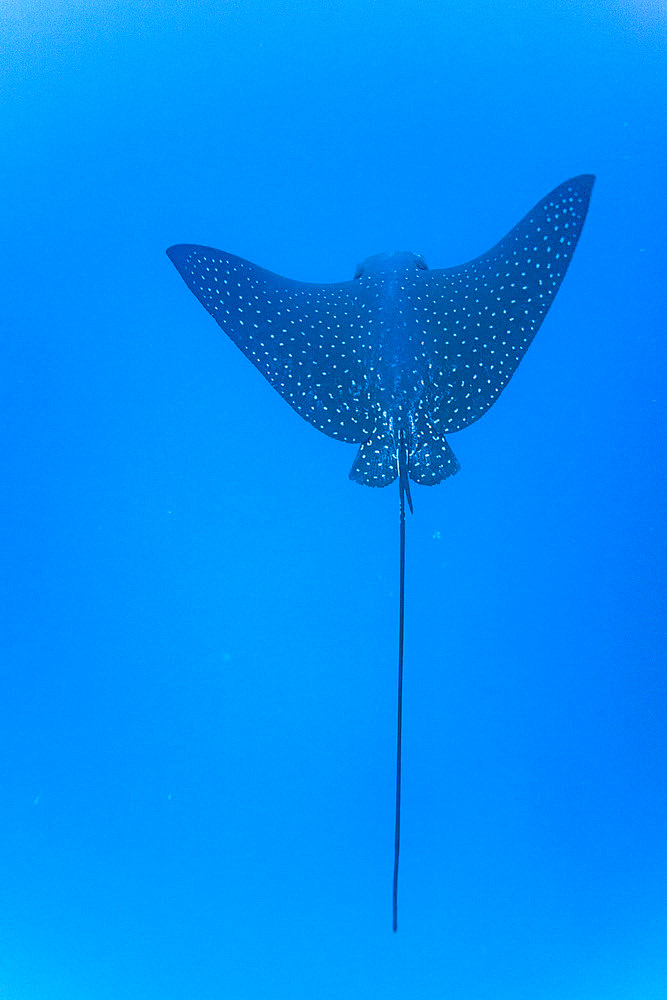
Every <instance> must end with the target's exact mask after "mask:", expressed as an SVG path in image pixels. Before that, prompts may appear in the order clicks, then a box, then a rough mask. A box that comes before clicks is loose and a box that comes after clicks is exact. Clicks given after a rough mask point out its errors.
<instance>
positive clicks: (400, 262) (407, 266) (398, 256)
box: [354, 250, 428, 278]
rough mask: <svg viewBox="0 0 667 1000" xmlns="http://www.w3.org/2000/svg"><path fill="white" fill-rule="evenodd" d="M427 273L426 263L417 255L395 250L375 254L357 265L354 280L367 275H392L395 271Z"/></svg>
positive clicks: (407, 251)
mask: <svg viewBox="0 0 667 1000" xmlns="http://www.w3.org/2000/svg"><path fill="white" fill-rule="evenodd" d="M409 270H415V271H428V267H427V265H426V261H425V260H424V258H423V257H422V255H421V254H419V253H411V252H410V251H409V250H396V251H395V252H394V253H376V254H375V255H374V256H373V257H367V258H366V260H363V261H362V262H361V264H357V267H356V270H355V272H354V277H355V278H362V277H367V276H368V275H378V274H392V273H394V272H396V271H409Z"/></svg>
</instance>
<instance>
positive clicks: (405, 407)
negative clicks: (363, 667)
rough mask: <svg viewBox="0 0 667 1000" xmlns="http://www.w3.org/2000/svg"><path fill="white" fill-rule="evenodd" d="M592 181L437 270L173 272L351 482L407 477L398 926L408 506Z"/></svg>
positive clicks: (202, 261) (220, 262) (196, 250)
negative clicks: (337, 445)
mask: <svg viewBox="0 0 667 1000" xmlns="http://www.w3.org/2000/svg"><path fill="white" fill-rule="evenodd" d="M593 181H594V178H593V177H592V176H591V175H588V174H584V175H581V176H579V177H574V178H572V179H571V180H569V181H566V182H565V183H564V184H561V185H560V186H559V187H558V188H556V189H555V190H554V191H552V192H551V193H550V194H549V195H547V196H546V198H544V199H542V201H540V202H538V204H537V205H536V206H535V207H534V208H533V209H532V211H531V212H529V213H528V215H526V216H525V217H524V218H523V219H522V220H521V222H519V223H518V225H516V226H515V227H514V229H512V230H511V232H510V233H508V235H507V236H506V237H505V238H504V239H503V240H501V241H500V243H498V244H497V245H496V246H495V247H493V248H492V249H491V250H489V251H488V252H487V253H486V254H483V255H482V256H481V257H477V258H475V259H474V260H472V261H470V262H469V263H467V264H463V265H461V266H458V267H452V268H444V269H436V270H429V269H428V268H427V266H426V264H425V262H424V259H423V258H422V257H421V256H419V255H418V254H414V253H407V252H398V253H392V254H378V255H376V256H374V257H369V258H368V259H367V260H365V261H364V262H363V263H362V264H360V265H359V266H358V267H357V269H356V272H355V276H354V279H353V280H352V281H345V282H340V283H336V284H313V283H307V282H299V281H292V280H290V279H289V278H283V277H281V276H280V275H277V274H273V273H272V272H270V271H266V270H264V269H263V268H260V267H257V265H255V264H252V263H250V261H246V260H243V259H242V258H240V257H235V256H233V255H232V254H229V253H225V252H223V251H220V250H214V249H213V248H211V247H203V246H197V245H191V244H181V245H178V246H174V247H170V249H169V250H168V251H167V253H168V254H169V257H170V258H171V260H172V262H173V263H174V265H175V266H176V268H177V269H178V271H179V272H180V274H181V275H182V277H183V278H184V280H185V281H186V283H187V284H188V286H189V287H190V288H191V290H192V291H193V292H194V294H195V295H196V296H197V298H198V299H199V301H200V302H201V303H202V305H203V306H204V307H205V308H206V309H207V310H208V312H209V313H210V314H211V315H212V316H213V317H214V319H215V320H216V321H217V322H218V324H219V325H220V326H221V327H222V329H223V330H224V331H225V333H226V334H227V335H228V336H229V337H230V338H231V339H232V340H233V341H234V342H235V343H236V344H237V346H238V347H239V348H240V349H241V350H242V351H243V353H244V354H245V355H246V356H247V357H248V358H249V360H250V361H252V362H253V364H254V365H255V366H256V367H257V368H258V369H259V371H260V372H262V374H263V375H264V376H265V377H266V378H267V379H268V380H269V382H270V383H271V385H272V386H273V387H274V388H275V389H276V390H277V391H278V392H279V393H280V394H281V395H282V396H283V397H284V399H286V400H287V402H288V403H289V404H290V405H291V406H292V407H293V408H294V409H295V410H296V411H297V413H299V414H300V415H301V416H302V417H304V418H305V419H306V420H308V421H309V422H310V423H311V424H313V425H314V426H315V427H317V428H318V429H319V430H321V431H323V432H324V433H325V434H328V435H330V436H331V437H334V438H338V439H339V440H341V441H348V442H356V443H359V444H360V447H359V451H358V453H357V457H356V459H355V461H354V464H353V466H352V469H351V471H350V478H351V479H353V480H354V481H355V482H358V483H362V484H364V485H367V486H387V485H389V484H390V483H393V482H394V481H395V479H396V478H398V480H399V503H400V511H399V513H400V521H399V523H400V570H399V572H400V588H399V589H400V594H399V652H398V726H397V748H396V750H397V752H396V827H395V844H394V880H393V927H394V930H396V926H397V891H398V859H399V845H400V802H401V722H402V688H403V635H404V603H405V602H404V592H405V588H404V571H405V502H406V500H407V503H408V506H409V508H410V510H412V498H411V496H410V485H409V483H410V480H413V481H414V482H416V483H419V484H421V485H426V486H432V485H434V484H436V483H439V482H442V480H443V479H446V478H447V477H448V476H451V475H453V474H454V473H456V472H457V471H458V469H459V463H458V461H457V459H456V457H455V455H454V453H453V452H452V450H451V448H450V446H449V443H448V441H447V440H446V436H445V435H447V434H451V433H453V432H455V431H458V430H462V429H463V428H464V427H467V426H469V425H470V424H471V423H473V421H475V420H477V419H478V418H479V417H481V416H482V415H483V414H484V413H486V411H487V410H488V409H489V407H490V406H491V405H492V404H493V403H494V402H495V400H496V399H497V398H498V396H499V395H500V393H501V392H502V390H503V388H504V387H505V386H506V385H507V383H508V382H509V380H510V378H511V377H512V375H513V373H514V371H515V370H516V367H517V365H518V364H519V362H520V360H521V358H522V357H523V355H524V354H525V352H526V350H527V349H528V346H529V345H530V343H531V341H532V339H533V337H534V336H535V334H536V332H537V330H538V329H539V327H540V325H541V323H542V320H543V319H544V317H545V315H546V313H547V311H548V309H549V306H550V305H551V303H552V301H553V299H554V296H555V294H556V292H557V291H558V289H559V287H560V284H561V281H562V279H563V277H564V275H565V272H566V270H567V267H568V265H569V263H570V260H571V258H572V254H573V253H574V249H575V247H576V244H577V241H578V239H579V235H580V233H581V229H582V226H583V223H584V219H585V217H586V212H587V209H588V202H589V199H590V194H591V189H592V186H593Z"/></svg>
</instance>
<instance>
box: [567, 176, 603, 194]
mask: <svg viewBox="0 0 667 1000" xmlns="http://www.w3.org/2000/svg"><path fill="white" fill-rule="evenodd" d="M594 184H595V174H577V176H576V177H570V179H569V181H565V183H564V184H562V185H561V187H576V188H577V190H578V192H579V194H580V195H581V196H582V197H583V198H590V196H591V191H592V190H593V185H594Z"/></svg>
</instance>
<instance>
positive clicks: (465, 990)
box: [0, 0, 667, 1000]
mask: <svg viewBox="0 0 667 1000" xmlns="http://www.w3.org/2000/svg"><path fill="white" fill-rule="evenodd" d="M666 42H667V11H666V8H665V5H664V3H663V2H661V0H576V2H568V0H513V2H504V0H498V2H491V0H442V2H441V0H409V2H408V0H401V2H399V0H355V2H351V0H338V2H335V3H334V2H332V0H331V2H330V0H303V2H296V0H280V2H279V0H262V2H256V0H246V2H241V0H230V2H224V0H218V2H208V0H199V2H196V3H195V2H190V0H165V2H163V0H151V2H136V3H127V2H126V3H111V2H107V3H105V2H94V0H87V2H84V0H67V2H66V0H41V2H39V3H33V2H30V0H4V2H3V3H2V4H1V5H0V127H1V129H2V155H1V156H0V198H1V200H2V206H1V212H0V220H1V222H0V227H1V231H2V234H3V235H2V248H1V251H0V253H1V255H2V267H1V268H0V283H1V286H2V287H1V298H0V302H1V308H0V316H1V319H0V328H1V331H2V350H3V359H2V374H3V378H2V382H3V402H2V415H3V424H4V432H3V435H2V448H3V455H2V459H1V463H2V465H1V467H2V482H3V489H2V518H1V520H2V531H3V540H2V551H3V562H4V571H3V573H2V584H1V586H2V612H1V624H2V647H1V649H0V672H1V685H0V872H1V875H0V996H1V997H2V998H3V1000H107V998H114V1000H115V998H117V997H119V996H122V997H123V998H125V1000H158V998H159V1000H176V998H178V1000H181V998H183V997H185V998H193V1000H217V998H239V1000H255V998H276V997H279V998H282V997H286V998H290V1000H300V998H311V997H318V998H322V1000H347V998H351V1000H356V998H366V997H376V996H377V997H383V998H391V1000H393V998H420V1000H442V998H447V1000H478V998H489V1000H662V998H665V997H667V947H666V942H667V780H666V772H667V677H666V674H667V670H666V664H667V658H666V657H665V652H666V649H665V646H666V642H665V619H666V615H665V612H666V610H667V609H666V602H665V582H666V581H665V535H666V530H665V489H664V479H665V476H664V466H665V443H666V442H665V410H666V406H665V403H666V394H665V360H666V357H667V350H666V348H665V345H664V340H665V298H666V296H665V259H666V251H665V184H664V179H665V178H664V169H665V124H664V121H665V119H664V82H665V79H666V78H667V73H666V69H667V67H666V66H665V63H666V62H667V60H666V59H665V54H666V51H667V48H666ZM587 172H591V173H595V174H596V175H597V182H596V185H595V188H594V191H593V196H592V200H591V207H590V210H589V214H588V219H587V221H586V224H585V226H584V230H583V235H582V237H581V240H580V243H579V246H578V248H577V250H576V252H575V254H574V258H573V261H572V264H571V266H570V269H569V272H568V275H567V277H566V278H565V280H564V282H563V287H562V289H561V291H560V293H559V295H558V297H557V299H556V301H555V303H554V305H553V307H552V308H551V310H550V312H549V315H548V316H547V319H546V320H545V322H544V324H543V326H542V328H541V330H540V331H539V333H538V335H537V337H536V339H535V341H534V343H533V344H532V346H531V347H530V349H529V351H528V354H527V356H526V358H525V360H524V361H523V363H522V364H521V365H520V367H519V370H518V371H517V373H516V375H515V376H514V378H513V379H512V382H511V383H510V385H509V386H508V388H507V389H506V390H505V392H504V393H503V395H502V397H501V398H500V400H499V401H498V402H497V404H496V405H495V406H494V407H493V408H492V410H491V411H490V412H489V413H488V414H487V415H486V416H485V417H484V418H483V419H482V420H480V421H479V422H477V423H475V424H474V425H473V426H472V427H470V428H469V429H468V430H465V431H462V432H460V433H457V434H455V435H453V436H452V437H451V438H450V443H451V445H452V448H453V450H454V452H455V454H456V455H457V457H458V459H459V460H460V462H461V465H462V469H461V472H460V473H459V474H458V475H457V476H456V477H454V478H453V479H450V480H448V481H447V482H445V483H444V484H442V485H440V486H438V487H433V488H425V487H418V486H413V491H412V492H413V500H414V503H415V513H414V516H410V517H409V520H408V525H407V531H408V538H407V545H408V551H407V577H406V588H407V592H406V647H405V681H404V729H403V825H402V841H401V880H400V895H399V930H398V933H397V934H392V930H391V875H392V864H393V810H394V765H395V756H394V755H395V747H394V740H395V703H396V643H397V602H398V592H397V590H398V488H397V487H396V485H394V486H393V487H390V488H387V489H385V490H371V489H366V488H363V487H359V486H357V485H355V484H353V483H351V482H350V481H349V480H348V478H347V476H348V471H349V468H350V466H351V464H352V462H353V460H354V456H355V454H356V447H355V446H354V445H344V444H341V443H339V442H336V441H334V440H332V439H330V438H328V437H325V436H324V435H322V434H319V433H318V432H317V431H316V430H314V429H313V428H312V427H311V426H310V425H308V424H307V423H306V422H305V421H304V420H302V419H301V418H300V417H298V416H297V415H296V414H295V413H294V412H293V411H292V410H291V409H290V407H289V406H288V405H287V404H286V403H285V402H284V401H283V400H281V399H280V397H279V396H278V395H277V393H276V392H275V391H274V390H273V389H272V388H271V387H270V386H269V384H268V383H267V382H266V381H265V380H264V379H263V378H262V377H261V376H260V375H259V373H258V372H257V371H256V370H255V369H254V368H253V366H252V365H251V364H249V363H248V361H247V360H246V359H245V358H244V357H243V356H242V354H241V353H240V351H238V349H237V348H236V347H235V346H234V345H233V344H232V343H231V342H230V341H229V340H228V339H227V338H226V337H225V336H224V334H223V333H222V331H220V329H219V328H218V327H217V326H216V325H215V323H214V322H213V321H212V320H211V319H210V317H208V316H207V315H206V313H205V311H204V310H203V309H202V308H201V306H200V305H199V304H198V303H197V302H196V300H195V298H194V297H193V296H192V295H191V294H190V293H189V292H188V290H187V288H186V287H185V286H184V285H183V282H182V281H181V280H180V278H179V276H178V274H177V273H176V272H175V271H174V268H173V267H172V265H171V264H170V262H169V260H168V258H167V257H166V255H165V252H164V251H165V249H166V247H168V246H170V245H171V244H173V243H181V242H185V243H202V244H207V245H211V246H215V247H220V248H221V249H224V250H227V251H230V252H232V253H235V254H238V255H240V256H242V257H246V258H248V259H250V260H252V261H254V262H256V263H257V264H260V265H261V266H263V267H266V268H268V269H270V270H272V271H276V272H278V273H279V274H283V275H287V276H289V277H292V278H296V279H300V280H305V281H316V282H324V281H343V280H347V279H349V278H351V277H352V276H353V274H354V268H355V265H356V264H357V263H358V262H359V261H360V260H362V259H364V258H365V257H367V256H369V255H371V254H374V253H379V252H383V251H391V250H396V249H400V250H412V251H415V252H419V253H422V254H423V255H424V256H425V258H426V261H427V263H428V264H429V265H430V266H431V267H447V266H453V265H456V264H460V263H462V262H464V261H467V260H469V259H471V258H473V257H475V256H477V255H478V254H481V253H484V252H485V251H486V250H488V249H489V248H490V247H491V246H492V245H493V244H495V243H496V242H497V241H498V240H499V239H500V238H501V237H503V236H504V235H505V234H506V233H507V232H508V231H509V230H510V229H511V228H512V226H514V225H515V224H516V223H517V222H518V221H519V219H520V218H521V217H522V216H523V215H524V214H525V213H526V212H527V211H528V210H529V209H530V208H531V207H532V206H533V205H534V204H535V203H536V202H537V201H538V200H539V199H541V198H542V197H543V196H544V195H546V194H547V193H548V192H549V191H550V190H551V189H552V188H554V187H555V186H556V185H557V184H559V183H561V182H562V181H564V180H566V179H567V178H569V177H571V176H573V175H575V174H580V173H587Z"/></svg>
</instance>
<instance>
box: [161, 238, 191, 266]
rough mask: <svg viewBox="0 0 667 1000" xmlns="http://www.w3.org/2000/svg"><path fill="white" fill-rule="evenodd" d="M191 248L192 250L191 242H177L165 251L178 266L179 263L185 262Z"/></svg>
mask: <svg viewBox="0 0 667 1000" xmlns="http://www.w3.org/2000/svg"><path fill="white" fill-rule="evenodd" d="M190 250H192V244H191V243H175V244H174V246H173V247H167V249H166V251H165V253H166V254H167V257H168V258H169V260H170V261H171V262H172V264H175V265H176V267H178V265H179V264H182V263H183V261H184V260H185V258H186V257H187V255H188V253H189V252H190Z"/></svg>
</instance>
